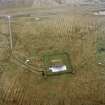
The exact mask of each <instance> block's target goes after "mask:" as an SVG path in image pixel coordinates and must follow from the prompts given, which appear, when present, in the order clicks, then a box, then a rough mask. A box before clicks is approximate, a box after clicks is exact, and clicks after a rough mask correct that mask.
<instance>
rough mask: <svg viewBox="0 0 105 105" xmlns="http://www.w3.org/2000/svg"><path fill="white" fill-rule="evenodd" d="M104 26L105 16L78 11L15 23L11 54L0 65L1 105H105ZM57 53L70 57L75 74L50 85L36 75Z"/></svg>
mask: <svg viewBox="0 0 105 105" xmlns="http://www.w3.org/2000/svg"><path fill="white" fill-rule="evenodd" d="M103 23H104V17H103V16H102V17H99V16H93V15H89V14H87V15H86V14H85V15H84V13H80V14H79V13H77V14H76V13H74V12H73V11H72V12H66V13H60V14H50V15H41V14H40V15H38V16H33V15H32V16H27V17H26V16H23V17H14V18H13V19H12V22H11V26H12V33H13V46H14V47H13V50H12V54H11V51H9V52H7V51H5V53H7V54H10V57H9V58H8V60H7V59H5V58H4V59H3V61H2V60H1V75H0V78H1V80H0V84H1V85H0V86H1V87H0V92H1V93H0V103H1V105H104V104H105V100H104V98H105V95H104V94H105V92H104V91H105V89H104V86H105V77H104V76H105V72H104V67H101V66H98V64H97V62H96V46H97V37H99V35H100V34H103V31H102V28H104V27H105V26H104V25H103ZM0 24H1V23H0ZM6 24H7V23H6ZM6 26H7V25H6ZM0 29H1V28H0ZM7 36H8V34H7ZM6 38H7V39H8V37H6ZM8 49H9V48H8ZM52 52H67V53H68V54H69V55H70V59H71V64H72V66H73V70H74V71H75V73H74V74H68V75H66V74H64V75H60V76H52V77H48V78H47V79H44V78H43V77H42V76H41V74H40V73H36V70H37V71H40V70H44V69H45V68H44V67H43V60H42V57H43V55H44V54H46V53H52ZM16 58H17V59H16ZM27 59H29V60H30V62H28V63H27V64H25V61H26V60H27ZM24 64H25V65H24Z"/></svg>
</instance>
